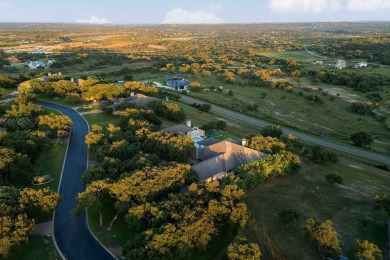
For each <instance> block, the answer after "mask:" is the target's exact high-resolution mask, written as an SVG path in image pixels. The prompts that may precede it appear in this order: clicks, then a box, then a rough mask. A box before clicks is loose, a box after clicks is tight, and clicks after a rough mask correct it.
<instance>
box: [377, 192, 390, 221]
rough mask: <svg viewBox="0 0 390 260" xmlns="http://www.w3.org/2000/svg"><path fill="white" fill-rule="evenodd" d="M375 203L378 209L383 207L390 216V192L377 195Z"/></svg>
mask: <svg viewBox="0 0 390 260" xmlns="http://www.w3.org/2000/svg"><path fill="white" fill-rule="evenodd" d="M374 203H375V207H376V208H377V209H383V210H384V211H386V212H387V214H388V215H389V216H390V195H389V194H388V193H384V194H378V195H375V197H374Z"/></svg>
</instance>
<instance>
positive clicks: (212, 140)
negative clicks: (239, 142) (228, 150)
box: [198, 137, 222, 146]
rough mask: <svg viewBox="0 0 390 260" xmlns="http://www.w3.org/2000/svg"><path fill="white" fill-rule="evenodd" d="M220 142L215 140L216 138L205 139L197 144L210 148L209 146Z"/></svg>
mask: <svg viewBox="0 0 390 260" xmlns="http://www.w3.org/2000/svg"><path fill="white" fill-rule="evenodd" d="M220 142H222V141H221V140H219V139H217V138H214V137H210V138H206V139H204V140H202V141H199V142H198V144H199V145H203V146H210V145H213V144H217V143H220Z"/></svg>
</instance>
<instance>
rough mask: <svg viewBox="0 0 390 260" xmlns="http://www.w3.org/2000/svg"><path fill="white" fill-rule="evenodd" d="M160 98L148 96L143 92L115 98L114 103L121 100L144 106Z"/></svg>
mask: <svg viewBox="0 0 390 260" xmlns="http://www.w3.org/2000/svg"><path fill="white" fill-rule="evenodd" d="M155 100H158V98H155V97H148V96H145V95H142V94H136V95H134V96H132V97H128V98H116V99H114V104H119V103H120V102H126V103H133V104H135V105H136V106H139V107H144V106H146V105H148V104H149V103H150V102H152V101H155Z"/></svg>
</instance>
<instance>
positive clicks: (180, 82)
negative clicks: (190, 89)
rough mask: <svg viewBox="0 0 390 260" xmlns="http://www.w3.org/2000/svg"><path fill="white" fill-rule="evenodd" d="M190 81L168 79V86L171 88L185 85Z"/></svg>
mask: <svg viewBox="0 0 390 260" xmlns="http://www.w3.org/2000/svg"><path fill="white" fill-rule="evenodd" d="M190 83H191V82H189V81H188V80H174V79H173V80H169V81H168V86H169V87H171V88H179V87H187V86H188V85H190Z"/></svg>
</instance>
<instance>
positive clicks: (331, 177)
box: [325, 173, 343, 184]
mask: <svg viewBox="0 0 390 260" xmlns="http://www.w3.org/2000/svg"><path fill="white" fill-rule="evenodd" d="M325 180H326V181H327V182H328V183H330V184H335V183H337V184H343V178H342V177H341V176H340V175H337V174H334V173H329V174H327V175H325Z"/></svg>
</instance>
